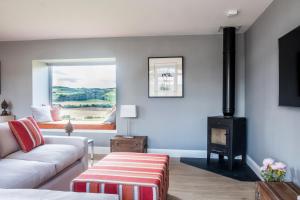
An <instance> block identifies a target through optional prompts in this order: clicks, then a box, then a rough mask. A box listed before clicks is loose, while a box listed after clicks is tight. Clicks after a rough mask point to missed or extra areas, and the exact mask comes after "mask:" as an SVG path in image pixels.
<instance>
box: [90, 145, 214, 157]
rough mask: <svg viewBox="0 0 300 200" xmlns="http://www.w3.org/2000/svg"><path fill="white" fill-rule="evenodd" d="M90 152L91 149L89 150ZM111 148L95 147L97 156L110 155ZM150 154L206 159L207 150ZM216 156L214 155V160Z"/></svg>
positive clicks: (181, 150) (161, 150)
mask: <svg viewBox="0 0 300 200" xmlns="http://www.w3.org/2000/svg"><path fill="white" fill-rule="evenodd" d="M89 151H90V149H89ZM108 153H110V147H99V146H96V147H95V154H108ZM148 153H162V154H168V155H169V156H170V157H172V158H180V157H185V158H206V157H207V156H206V150H183V149H148ZM214 157H216V155H213V154H212V158H214Z"/></svg>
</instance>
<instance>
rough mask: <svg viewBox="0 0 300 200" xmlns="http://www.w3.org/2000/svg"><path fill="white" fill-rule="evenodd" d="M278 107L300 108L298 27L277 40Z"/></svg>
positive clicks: (299, 31)
mask: <svg viewBox="0 0 300 200" xmlns="http://www.w3.org/2000/svg"><path fill="white" fill-rule="evenodd" d="M279 105H280V106H295V107H300V26H299V27H298V28H296V29H294V30H293V31H291V32H289V33H288V34H286V35H284V36H283V37H281V38H280V39H279Z"/></svg>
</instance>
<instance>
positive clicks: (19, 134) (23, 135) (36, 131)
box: [8, 117, 45, 152]
mask: <svg viewBox="0 0 300 200" xmlns="http://www.w3.org/2000/svg"><path fill="white" fill-rule="evenodd" d="M8 125H9V127H10V129H11V131H12V132H13V134H14V136H15V137H16V139H17V141H18V143H19V145H20V147H21V149H22V151H24V152H29V151H31V150H32V149H33V148H35V147H37V146H40V145H43V144H45V140H44V138H43V135H42V133H41V131H40V128H39V127H38V125H37V123H36V121H35V120H34V119H33V118H32V117H28V118H23V119H20V120H14V121H10V122H8Z"/></svg>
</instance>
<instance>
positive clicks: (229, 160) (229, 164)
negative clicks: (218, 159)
mask: <svg viewBox="0 0 300 200" xmlns="http://www.w3.org/2000/svg"><path fill="white" fill-rule="evenodd" d="M232 168H233V156H232V155H228V169H229V170H230V171H231V170H232Z"/></svg>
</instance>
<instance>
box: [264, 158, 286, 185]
mask: <svg viewBox="0 0 300 200" xmlns="http://www.w3.org/2000/svg"><path fill="white" fill-rule="evenodd" d="M286 172H287V166H286V164H284V163H282V162H275V161H274V159H272V158H266V159H264V161H263V166H262V167H261V168H260V174H261V176H262V177H263V179H264V180H265V181H266V182H282V181H283V180H284V178H285V175H286Z"/></svg>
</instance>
